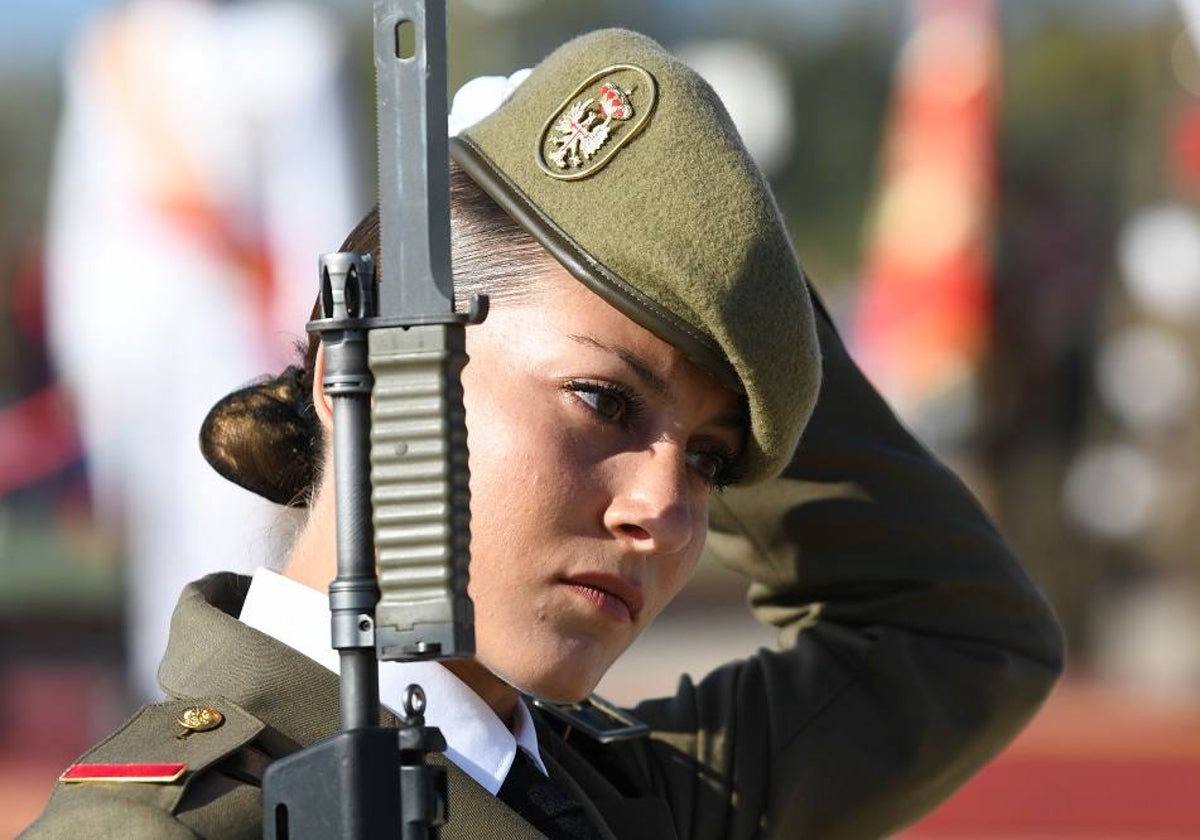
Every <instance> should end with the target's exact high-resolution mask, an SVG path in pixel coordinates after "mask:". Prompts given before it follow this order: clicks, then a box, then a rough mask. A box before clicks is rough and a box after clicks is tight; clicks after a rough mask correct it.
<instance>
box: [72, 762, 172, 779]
mask: <svg viewBox="0 0 1200 840" xmlns="http://www.w3.org/2000/svg"><path fill="white" fill-rule="evenodd" d="M185 770H187V765H186V764H184V763H182V762H180V763H175V764H72V765H71V766H70V767H68V768H67V769H66V770H65V771H64V772H63V774H62V775H61V776H59V777H58V780H59V781H60V782H143V783H148V784H170V783H171V782H174V781H177V780H178V779H179V777H180V776H182V775H183V774H184V771H185Z"/></svg>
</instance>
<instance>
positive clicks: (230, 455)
mask: <svg viewBox="0 0 1200 840" xmlns="http://www.w3.org/2000/svg"><path fill="white" fill-rule="evenodd" d="M450 240H451V263H452V271H453V273H454V285H455V294H456V297H457V301H456V304H457V305H459V306H461V304H462V301H465V300H470V297H471V296H472V295H473V294H487V295H488V297H489V298H490V300H491V303H492V304H493V305H495V304H497V303H499V304H501V305H503V303H504V302H505V301H516V300H528V299H529V298H530V297H531V296H533V295H536V294H538V292H539V290H540V289H542V288H543V284H542V283H541V282H540V280H541V278H544V277H545V276H546V275H547V273H548V271H549V270H550V269H551V268H553V267H555V266H557V265H558V263H556V262H555V261H554V259H553V257H551V256H550V254H549V253H548V252H547V251H546V250H545V249H543V248H542V246H541V245H539V244H538V243H537V242H536V241H535V240H534V239H533V237H532V236H530V235H529V233H528V232H526V230H525V229H524V228H522V227H521V226H520V225H518V224H517V223H516V222H515V221H513V220H512V218H511V217H509V215H508V214H507V213H505V212H504V211H503V210H502V209H501V208H500V206H499V205H497V204H496V202H495V201H493V200H492V199H491V198H490V197H489V196H488V195H487V193H485V192H484V191H483V190H481V189H480V188H479V187H478V186H477V185H476V184H475V182H474V181H472V180H471V179H470V178H469V177H468V176H467V175H466V174H465V173H464V172H463V171H462V170H461V169H459V168H458V167H457V166H456V165H455V164H453V163H452V164H451V166H450ZM339 250H342V251H352V252H354V253H370V254H372V255H373V256H374V258H375V261H376V265H378V264H379V261H380V255H379V207H378V206H375V207H373V208H372V209H371V211H370V212H368V213H367V215H366V216H364V217H363V219H362V221H360V222H359V223H358V224H357V225H356V226H355V228H354V230H352V231H351V232H350V235H349V236H347V237H346V240H345V241H344V242H343V243H342V247H341V248H340V249H339ZM316 314H317V309H316V306H315V305H314V307H313V312H312V315H311V316H310V317H316ZM319 346H320V338H319V337H318V336H317V335H316V334H310V335H309V337H308V340H307V342H300V343H299V344H298V345H297V350H298V351H299V352H300V353H301V356H302V358H301V361H300V363H299V364H296V365H291V366H289V367H288V368H287V369H286V370H284V371H283V372H282V373H280V374H279V375H278V376H274V377H269V378H264V379H260V380H258V381H256V382H253V383H251V384H249V385H247V386H246V387H244V388H241V389H239V390H237V391H235V392H233V393H232V394H230V395H228V396H227V397H225V398H223V399H222V400H220V401H219V402H218V403H217V404H216V405H215V406H213V407H212V409H211V410H210V411H209V413H208V416H207V417H205V419H204V423H203V425H202V426H201V427H200V450H201V452H203V453H204V457H205V459H206V460H207V461H208V463H209V464H211V465H212V467H213V469H215V470H216V471H217V472H218V473H220V474H221V475H222V476H224V477H225V478H227V479H229V480H230V481H232V482H234V483H235V484H239V485H241V486H242V487H245V488H246V489H247V490H250V491H252V492H254V493H257V494H258V495H260V496H263V497H265V498H267V499H270V500H271V501H272V502H276V503H277V504H281V505H287V506H289V507H306V506H307V505H308V503H309V501H310V500H311V498H312V493H313V489H314V487H315V485H316V482H317V477H318V475H319V471H320V469H321V467H322V465H323V463H324V458H325V451H324V443H325V440H324V435H323V434H322V432H321V425H320V422H319V421H318V420H317V414H316V409H315V408H314V406H313V401H312V385H313V370H314V361H315V359H316V354H317V348H318V347H319Z"/></svg>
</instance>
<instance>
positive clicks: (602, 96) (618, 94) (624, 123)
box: [538, 65, 657, 181]
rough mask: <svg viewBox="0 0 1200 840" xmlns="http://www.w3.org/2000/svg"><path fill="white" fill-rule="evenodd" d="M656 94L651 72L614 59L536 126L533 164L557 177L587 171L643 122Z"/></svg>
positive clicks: (606, 158) (572, 176)
mask: <svg viewBox="0 0 1200 840" xmlns="http://www.w3.org/2000/svg"><path fill="white" fill-rule="evenodd" d="M656 100H657V86H656V84H655V82H654V77H653V76H651V75H650V74H649V73H648V72H646V71H645V70H643V69H641V68H640V67H634V66H633V65H617V66H614V67H608V68H606V69H604V70H602V71H600V72H599V73H596V74H594V75H593V76H591V77H590V78H589V79H587V80H586V81H585V82H584V83H583V84H581V85H580V86H579V87H578V88H576V89H575V92H574V93H572V94H571V96H569V97H568V98H567V100H566V101H565V102H564V103H563V104H562V105H561V106H560V107H559V109H558V111H557V112H556V113H555V114H554V115H553V116H551V118H550V119H549V120H548V121H547V122H546V125H545V126H544V127H543V129H542V134H541V139H540V143H539V149H538V164H539V165H540V166H541V168H542V171H543V172H545V173H546V174H547V175H551V176H553V177H555V178H558V179H560V180H568V181H571V180H577V179H579V178H585V177H587V176H588V175H592V174H594V173H595V172H597V171H598V170H599V169H600V168H601V167H603V166H604V165H605V164H606V163H608V161H609V160H610V159H612V157H613V155H615V154H616V153H617V151H619V150H620V149H621V147H623V146H624V145H625V144H626V143H627V142H629V141H630V140H632V139H633V137H634V136H636V135H637V134H638V133H639V132H640V131H641V130H642V128H644V127H645V125H646V121H647V119H648V118H649V116H650V113H651V112H652V111H653V109H654V105H655V103H656Z"/></svg>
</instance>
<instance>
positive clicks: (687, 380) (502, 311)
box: [468, 263, 743, 412]
mask: <svg viewBox="0 0 1200 840" xmlns="http://www.w3.org/2000/svg"><path fill="white" fill-rule="evenodd" d="M531 291H533V293H532V294H530V295H527V296H523V297H522V298H521V299H520V300H517V301H505V302H502V303H501V304H500V305H499V306H497V307H496V308H495V309H493V312H492V314H490V315H489V316H488V320H485V321H484V324H483V326H484V327H486V326H487V324H488V321H489V320H493V319H494V323H493V325H492V329H493V331H495V332H505V333H507V335H506V336H505V343H506V344H509V343H515V344H523V343H530V344H542V343H544V342H546V341H551V340H553V341H556V342H558V343H557V345H556V347H557V349H558V350H559V351H560V353H565V354H571V353H572V352H573V351H574V352H576V353H577V355H578V356H579V357H586V358H592V359H600V358H606V357H608V358H611V359H612V360H613V361H614V362H616V363H619V364H621V365H623V366H625V367H626V368H628V369H629V370H630V371H631V372H632V373H633V374H635V375H636V376H637V378H639V379H641V380H642V381H643V383H644V384H646V385H647V386H648V387H649V388H650V390H652V391H657V392H660V393H663V394H665V395H676V396H680V395H682V394H683V393H684V392H688V393H690V394H693V395H695V396H700V397H703V398H705V399H706V400H710V401H716V402H720V403H722V404H724V406H725V410H726V412H734V411H738V412H740V411H741V406H742V404H743V400H742V399H741V398H740V397H739V396H737V395H735V394H734V393H733V392H732V391H730V390H729V389H728V388H726V387H725V386H724V385H722V384H721V382H720V381H719V380H718V379H717V378H716V377H715V376H713V375H712V374H711V373H709V372H708V371H707V370H706V369H704V368H703V367H701V366H700V365H699V364H697V363H696V362H694V361H692V360H691V359H689V358H688V357H687V356H686V355H684V353H682V352H681V351H680V350H679V349H678V348H676V347H675V346H673V345H672V344H670V343H668V342H667V341H664V340H663V339H661V338H659V337H658V336H656V335H655V334H654V333H652V332H650V331H649V330H647V329H646V328H645V327H643V326H641V325H640V324H638V323H636V322H635V321H633V320H632V319H631V318H629V317H628V316H626V315H625V314H623V313H622V312H620V311H619V310H617V309H616V308H614V307H613V306H611V305H609V304H608V303H607V302H606V301H605V300H604V299H603V298H601V297H600V296H599V295H597V294H595V293H594V292H593V291H591V290H590V289H589V288H588V287H587V286H585V285H584V284H582V283H580V282H579V281H578V280H576V279H575V278H574V277H573V276H571V275H570V274H569V273H568V272H567V271H566V270H565V269H563V268H562V267H561V266H559V265H558V264H557V263H554V264H553V266H552V267H548V268H547V269H545V270H543V271H539V277H538V279H537V281H536V282H535V284H534V286H533V289H531ZM472 329H478V328H477V327H473V328H472ZM470 332H471V330H468V335H469V334H470ZM677 392H678V393H677Z"/></svg>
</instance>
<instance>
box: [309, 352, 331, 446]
mask: <svg viewBox="0 0 1200 840" xmlns="http://www.w3.org/2000/svg"><path fill="white" fill-rule="evenodd" d="M324 381H325V346H324V345H321V346H320V347H318V348H317V356H316V358H315V359H314V360H313V382H312V401H313V408H315V409H316V410H317V418H318V419H319V420H320V421H321V425H322V426H323V427H324V428H325V431H326V432H329V431H330V430H331V429H333V401H332V400H330V399H329V397H327V396H325V386H324Z"/></svg>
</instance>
